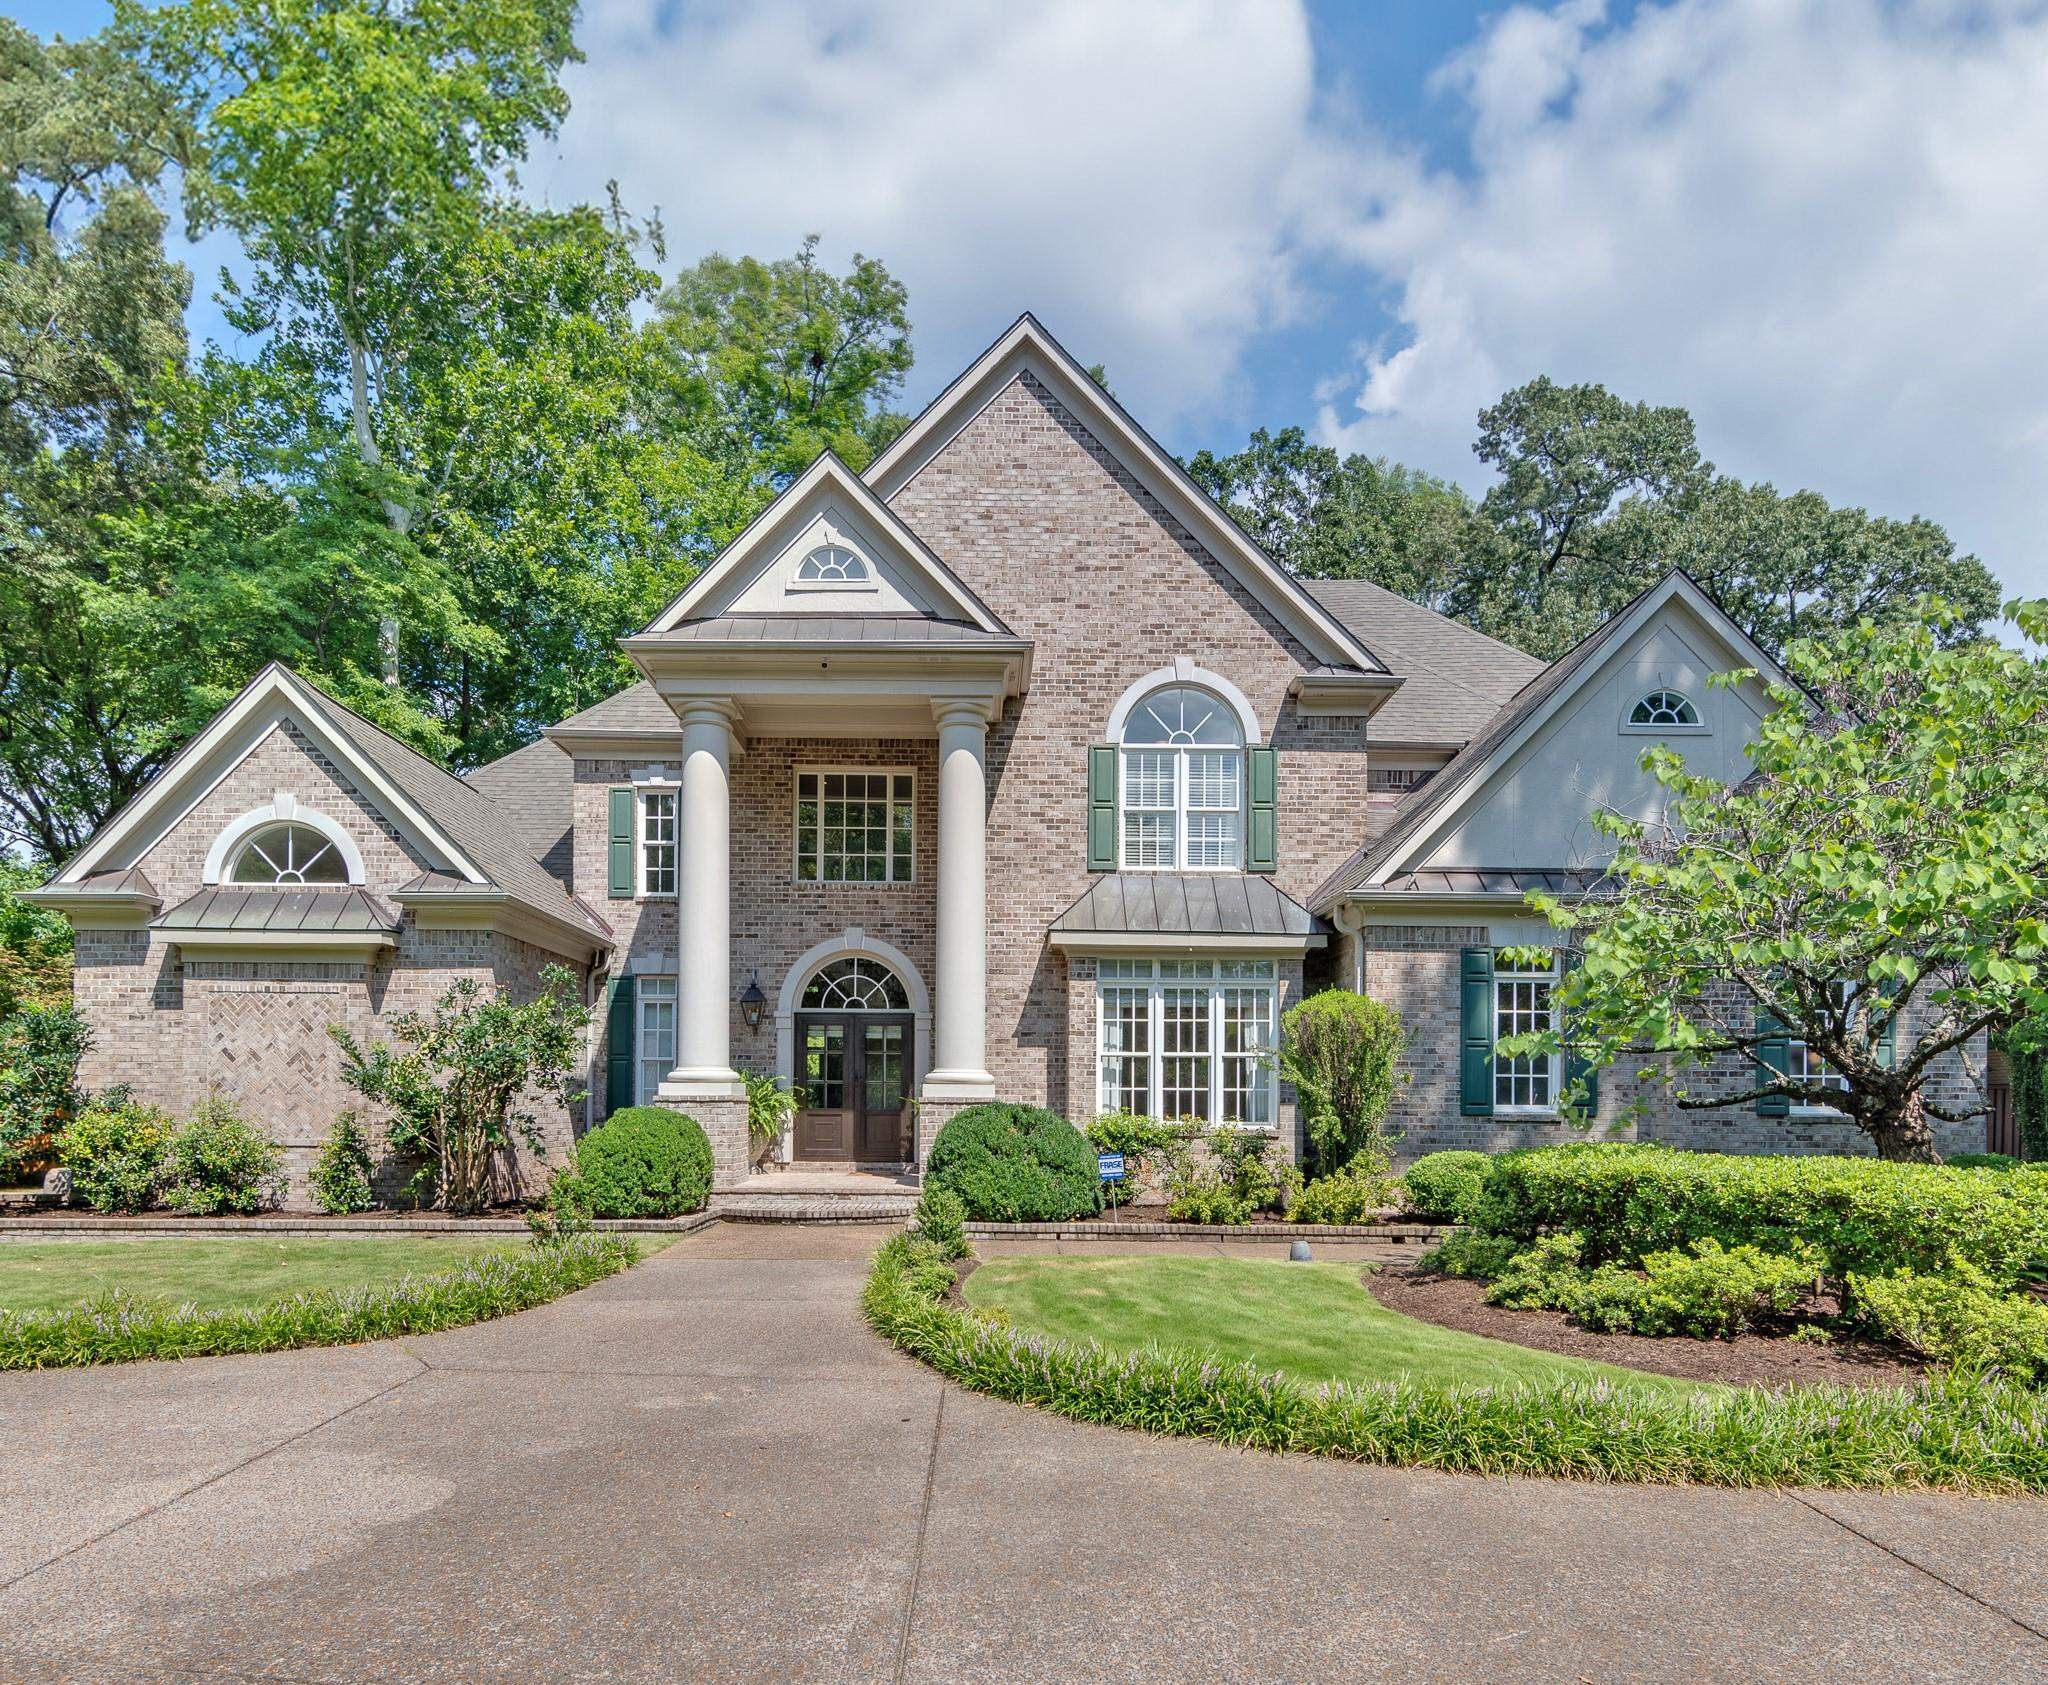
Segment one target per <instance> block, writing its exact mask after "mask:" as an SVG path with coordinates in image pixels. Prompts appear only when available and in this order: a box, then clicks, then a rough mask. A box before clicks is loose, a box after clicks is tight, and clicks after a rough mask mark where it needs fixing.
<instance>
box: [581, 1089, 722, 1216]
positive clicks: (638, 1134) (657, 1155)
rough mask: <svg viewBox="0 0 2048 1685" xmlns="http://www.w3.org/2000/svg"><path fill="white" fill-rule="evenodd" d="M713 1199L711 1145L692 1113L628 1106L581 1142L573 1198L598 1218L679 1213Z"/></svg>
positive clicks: (660, 1107) (663, 1107)
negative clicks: (689, 1115)
mask: <svg viewBox="0 0 2048 1685" xmlns="http://www.w3.org/2000/svg"><path fill="white" fill-rule="evenodd" d="M710 1197H711V1143H710V1142H709V1141H707V1140H706V1139H705V1138H704V1130H703V1126H702V1125H700V1124H699V1123H698V1122H697V1120H696V1119H695V1118H693V1117H687V1116H685V1115H684V1114H683V1113H681V1112H673V1111H670V1110H669V1109H668V1107H666V1106H627V1107H625V1108H624V1109H623V1110H621V1111H616V1112H614V1113H612V1115H611V1117H610V1118H609V1119H608V1120H607V1121H606V1122H605V1123H604V1124H603V1125H602V1126H601V1127H599V1128H597V1129H593V1130H592V1131H591V1132H590V1133H589V1134H588V1135H586V1136H584V1137H583V1139H582V1140H580V1141H578V1142H577V1143H576V1179H575V1192H574V1200H575V1203H576V1204H577V1205H579V1206H580V1207H581V1208H582V1209H583V1210H585V1211H588V1212H589V1213H590V1215H591V1216H593V1217H680V1216H681V1215H682V1214H683V1213H684V1212H686V1211H701V1210H703V1209H704V1204H705V1201H707V1200H708V1199H710Z"/></svg>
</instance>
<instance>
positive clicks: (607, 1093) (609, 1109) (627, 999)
mask: <svg viewBox="0 0 2048 1685" xmlns="http://www.w3.org/2000/svg"><path fill="white" fill-rule="evenodd" d="M633 1025H634V1018H633V979H632V977H631V976H630V975H628V976H624V977H614V978H613V979H612V989H611V1005H610V1007H609V1008H608V1009H607V1011H606V1016H605V1036H604V1039H605V1059H604V1115H605V1116H606V1117H610V1116H611V1115H612V1113H613V1112H615V1111H617V1110H619V1108H620V1107H622V1106H630V1105H632V1103H633Z"/></svg>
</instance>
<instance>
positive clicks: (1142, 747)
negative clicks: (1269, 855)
mask: <svg viewBox="0 0 2048 1685" xmlns="http://www.w3.org/2000/svg"><path fill="white" fill-rule="evenodd" d="M1122 752H1123V768H1122V771H1123V776H1122V779H1121V780H1120V783H1121V787H1122V793H1123V854H1122V859H1123V864H1124V865H1125V866H1126V867H1130V868H1139V869H1143V868H1147V867H1150V868H1153V869H1163V870H1169V871H1170V870H1176V869H1181V870H1184V869H1188V868H1196V869H1200V868H1204V867H1206V868H1211V869H1221V870H1226V871H1229V870H1236V869H1237V868H1239V867H1241V866H1242V865H1243V864H1244V732H1243V729H1242V727H1240V726H1239V724H1238V720H1237V714H1236V712H1235V711H1234V710H1233V709H1232V708H1231V707H1230V706H1229V705H1228V704H1227V703H1225V702H1224V701H1223V700H1222V699H1221V698H1219V697H1216V696H1212V695H1211V694H1210V693H1209V692H1208V691H1206V690H1197V689H1195V688H1194V687H1193V686H1192V685H1174V686H1171V687H1169V688H1168V689H1165V690H1157V691H1154V692H1153V693H1152V694H1151V695H1150V696H1148V697H1146V698H1145V700H1144V701H1142V702H1140V703H1139V704H1138V705H1137V706H1136V707H1135V708H1133V709H1132V710H1131V712H1130V717H1129V718H1128V719H1126V720H1125V721H1124V734H1123V744H1122Z"/></svg>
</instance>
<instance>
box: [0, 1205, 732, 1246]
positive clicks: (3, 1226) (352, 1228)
mask: <svg viewBox="0 0 2048 1685" xmlns="http://www.w3.org/2000/svg"><path fill="white" fill-rule="evenodd" d="M717 1221H718V1214H717V1213H716V1212H715V1211H696V1212H692V1213H691V1214H690V1215H689V1216H687V1217H599V1218H594V1219H593V1220H592V1222H591V1225H590V1226H591V1228H592V1229H594V1230H596V1231H598V1232H599V1233H602V1234H665V1235H686V1234H694V1233H696V1231H697V1230H699V1229H701V1228H706V1227H708V1226H709V1225H711V1224H713V1223H715V1222H717ZM526 1232H527V1229H526V1220H525V1219H524V1218H523V1217H396V1218H393V1217H385V1218H381V1219H378V1220H376V1221H366V1220H364V1219H363V1218H360V1217H316V1216H311V1215H308V1216H305V1217H7V1218H0V1240H4V1239H5V1238H6V1237H7V1236H8V1235H11V1234H39V1235H158V1236H162V1235H208V1234H239V1235H266V1234H267V1235H348V1236H351V1237H356V1236H367V1235H460V1234H475V1235H500V1234H525V1233H526Z"/></svg>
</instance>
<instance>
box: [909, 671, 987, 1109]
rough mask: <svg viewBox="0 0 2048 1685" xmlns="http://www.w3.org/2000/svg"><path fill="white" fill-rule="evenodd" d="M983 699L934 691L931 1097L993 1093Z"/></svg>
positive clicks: (980, 1097) (926, 1086)
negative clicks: (935, 959)
mask: <svg viewBox="0 0 2048 1685" xmlns="http://www.w3.org/2000/svg"><path fill="white" fill-rule="evenodd" d="M986 709H987V704H986V703H984V702H980V701H968V700H954V699H949V698H940V699H937V700H935V701H934V702H933V703H932V712H933V714H934V715H935V716H936V717H937V719H938V722H939V896H938V900H939V943H938V947H939V973H938V989H937V991H936V998H935V999H934V1000H933V1002H932V1042H933V1047H932V1061H933V1068H932V1070H931V1073H930V1074H929V1075H928V1076H926V1078H925V1080H924V1089H923V1092H924V1095H925V1096H926V1097H927V1098H929V1099H934V1100H986V1099H993V1098H994V1097H995V1091H996V1080H995V1078H994V1077H992V1076H990V1075H989V1070H988V774H987V768H986V765H985V759H986V754H987V748H988V716H987V712H986Z"/></svg>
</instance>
